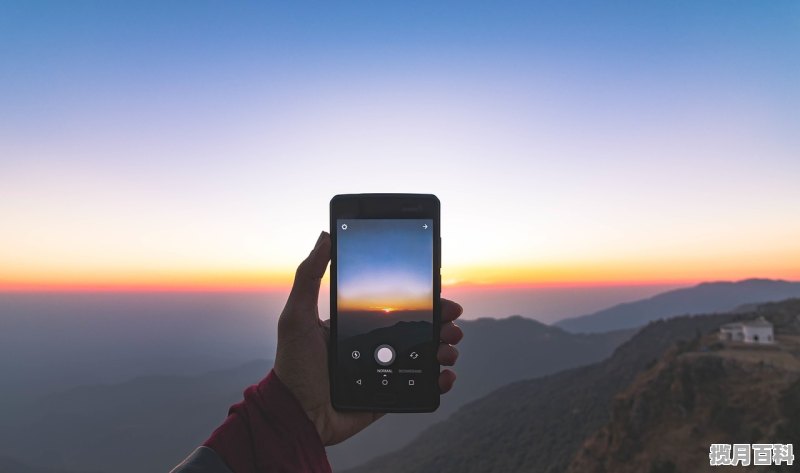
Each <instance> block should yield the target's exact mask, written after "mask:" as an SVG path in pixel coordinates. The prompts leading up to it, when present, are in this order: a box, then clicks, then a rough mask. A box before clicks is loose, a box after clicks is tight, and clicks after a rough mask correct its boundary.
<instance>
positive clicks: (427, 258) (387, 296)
mask: <svg viewBox="0 0 800 473" xmlns="http://www.w3.org/2000/svg"><path fill="white" fill-rule="evenodd" d="M433 225H434V221H433V220H432V219H337V220H336V245H337V255H338V256H337V258H338V260H337V267H336V280H337V299H336V311H337V347H338V349H337V358H338V367H337V368H338V369H337V377H338V379H337V384H338V387H339V389H340V390H341V393H342V394H343V397H344V398H346V399H349V400H352V401H353V403H354V404H356V405H372V404H378V405H380V404H384V403H385V404H387V405H395V404H397V403H398V401H399V403H400V404H402V405H404V406H409V407H413V406H415V405H418V406H424V405H425V404H426V403H427V404H430V402H431V392H432V390H433V389H435V382H436V379H437V377H438V370H436V371H437V373H435V374H434V373H432V371H434V370H435V367H438V364H434V363H433V362H432V360H433V359H434V358H433V357H435V348H436V345H435V343H434V340H435V337H434V334H433V330H434V319H433V313H434V281H433V274H434V267H433V265H434V234H435V232H434V228H433ZM436 393H437V396H438V390H437V391H436ZM437 399H438V397H437Z"/></svg>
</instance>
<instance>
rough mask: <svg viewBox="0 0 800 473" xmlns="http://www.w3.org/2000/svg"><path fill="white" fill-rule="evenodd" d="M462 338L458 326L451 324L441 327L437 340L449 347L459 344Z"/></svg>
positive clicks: (462, 334)
mask: <svg viewBox="0 0 800 473" xmlns="http://www.w3.org/2000/svg"><path fill="white" fill-rule="evenodd" d="M463 337H464V332H462V331H461V328H459V326H458V325H456V324H454V323H453V322H449V323H446V324H444V325H442V329H441V330H440V331H439V338H441V340H442V341H443V342H445V343H449V344H450V345H455V344H456V343H458V342H460V341H461V339H462V338H463Z"/></svg>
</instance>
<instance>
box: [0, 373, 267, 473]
mask: <svg viewBox="0 0 800 473" xmlns="http://www.w3.org/2000/svg"><path fill="white" fill-rule="evenodd" d="M271 366H272V363H271V362H268V361H254V362H251V363H247V364H245V365H242V366H240V367H238V368H235V369H229V370H223V371H214V372H210V373H206V374H203V375H199V376H161V375H160V376H144V377H138V378H135V379H132V380H130V381H128V382H125V383H119V384H108V385H90V386H81V387H77V388H73V389H69V390H66V391H63V392H59V393H56V394H51V395H48V396H46V397H45V398H43V399H38V400H36V401H33V402H31V403H30V404H29V405H28V406H27V407H26V408H25V411H24V413H25V415H24V417H23V418H22V421H20V422H21V423H19V424H16V425H15V424H11V425H9V424H6V423H4V422H0V455H8V456H10V457H13V458H15V459H17V460H19V461H21V462H24V463H28V464H36V465H45V466H46V467H47V468H53V469H58V470H100V471H118V472H123V473H133V472H140V471H163V472H166V471H169V470H170V469H171V468H172V467H173V466H175V465H177V464H178V463H179V462H180V461H181V460H182V459H183V458H184V457H186V455H188V454H189V453H191V451H192V450H194V449H195V448H196V447H197V446H198V445H200V443H201V442H202V441H204V440H205V439H206V438H208V436H209V435H210V434H211V432H212V431H213V430H214V428H216V427H217V426H218V425H219V424H220V423H222V421H223V420H224V418H225V416H226V413H227V408H228V406H230V405H231V404H233V403H235V402H237V401H239V400H241V397H242V392H243V391H244V388H245V387H247V386H249V385H250V384H253V383H255V382H257V381H258V380H259V379H260V378H262V377H263V376H264V375H266V373H267V372H268V371H269V369H270V367H271ZM16 470H19V471H23V472H24V471H26V470H24V469H20V468H16ZM16 470H12V469H9V470H8V472H9V473H14V471H16ZM0 471H2V472H3V473H6V471H7V470H4V469H0ZM34 471H38V470H34Z"/></svg>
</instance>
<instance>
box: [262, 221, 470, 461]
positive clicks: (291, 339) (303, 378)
mask: <svg viewBox="0 0 800 473" xmlns="http://www.w3.org/2000/svg"><path fill="white" fill-rule="evenodd" d="M330 259H331V238H330V235H328V234H327V233H326V232H322V233H321V234H320V236H319V239H318V240H317V244H316V245H315V246H314V249H313V250H312V251H311V254H309V255H308V257H307V258H306V259H305V260H304V261H303V262H302V263H300V266H299V267H298V268H297V272H296V273H295V278H294V285H293V286H292V291H291V293H290V294H289V299H288V300H287V301H286V306H285V307H284V309H283V312H282V313H281V316H280V319H279V320H278V350H277V354H276V355H275V366H274V368H273V369H274V371H275V374H277V375H278V378H280V380H281V381H282V382H283V384H285V385H286V386H287V387H288V388H289V390H290V391H291V392H292V394H294V396H295V397H296V398H297V400H298V401H299V402H300V405H301V406H302V407H303V410H304V411H305V412H306V414H307V415H308V418H309V419H311V421H312V422H313V423H314V426H315V427H316V428H317V432H318V433H319V436H320V438H321V439H322V443H323V444H325V445H334V444H337V443H339V442H341V441H343V440H346V439H347V438H349V437H352V436H353V435H355V434H357V433H358V432H360V431H361V430H363V429H364V428H365V427H367V426H368V425H369V424H371V423H373V422H375V421H376V420H377V419H378V418H380V417H381V416H382V415H383V414H382V413H380V412H339V411H337V410H335V409H334V408H333V406H332V405H331V398H330V380H329V378H328V341H329V339H330V328H329V325H328V323H329V321H327V320H326V321H325V322H322V321H320V319H319V308H318V306H317V301H318V299H319V288H320V282H321V280H322V276H323V275H324V274H325V269H326V268H327V266H328V262H329V261H330ZM461 313H462V308H461V306H460V305H458V304H456V303H455V302H452V301H449V300H447V299H442V326H441V332H440V339H441V343H440V344H439V350H438V352H437V357H438V359H439V363H440V364H441V365H445V366H453V364H455V362H456V359H457V358H458V350H456V349H455V347H453V345H455V344H456V343H458V342H459V341H460V340H461V338H462V336H463V333H462V332H461V329H460V328H458V326H457V325H455V324H454V323H453V321H454V320H455V319H457V318H458V316H460V315H461ZM455 380H456V375H455V373H454V372H453V371H451V370H449V369H445V370H442V372H441V373H440V374H439V390H440V392H442V393H446V392H447V391H449V390H450V389H451V388H452V387H453V383H454V382H455Z"/></svg>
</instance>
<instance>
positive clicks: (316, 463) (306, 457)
mask: <svg viewBox="0 0 800 473" xmlns="http://www.w3.org/2000/svg"><path fill="white" fill-rule="evenodd" d="M203 445H204V446H206V447H208V448H211V449H212V450H214V451H215V452H217V454H219V456H220V457H222V459H223V461H225V463H226V464H227V465H228V468H230V469H231V470H232V471H233V473H278V472H314V473H319V472H324V473H330V471H331V467H330V464H329V463H328V457H327V455H326V454H325V447H324V446H323V445H322V440H321V439H320V438H319V434H318V433H317V429H316V428H315V427H314V424H313V423H312V422H311V420H310V419H309V418H308V416H307V415H306V413H305V411H304V410H303V408H302V407H301V406H300V403H299V402H298V401H297V399H296V398H295V397H294V395H293V394H292V393H291V392H290V391H289V389H288V388H287V387H286V385H284V384H283V383H282V382H281V380H280V379H279V378H278V376H277V375H276V374H275V372H274V371H271V372H270V373H269V375H268V376H267V377H266V378H264V379H263V380H261V382H260V383H258V384H257V385H255V386H250V387H249V388H247V389H245V391H244V400H243V401H242V402H240V403H238V404H234V405H233V406H231V408H230V410H228V418H227V419H225V422H223V423H222V425H221V426H219V427H218V428H217V430H215V431H214V433H213V434H211V437H210V438H209V439H208V440H206V442H205V443H204V444H203Z"/></svg>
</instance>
